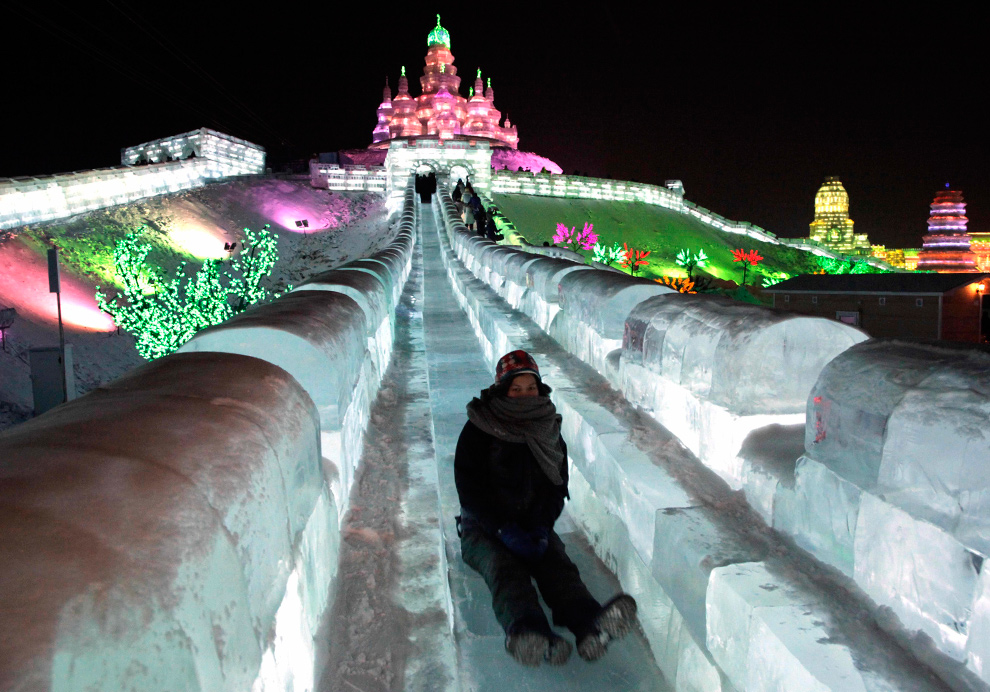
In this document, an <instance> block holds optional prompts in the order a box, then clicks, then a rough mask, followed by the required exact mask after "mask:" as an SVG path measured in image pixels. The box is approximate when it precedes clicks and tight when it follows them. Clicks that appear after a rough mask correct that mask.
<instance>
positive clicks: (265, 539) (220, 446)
mask: <svg viewBox="0 0 990 692" xmlns="http://www.w3.org/2000/svg"><path fill="white" fill-rule="evenodd" d="M317 430H318V428H317V419H316V412H315V410H314V409H313V406H312V402H311V400H310V399H309V397H308V396H307V395H306V394H305V392H304V391H303V390H302V388H301V387H300V386H299V384H298V383H297V382H296V381H295V380H294V379H293V378H291V377H290V376H288V374H287V373H285V372H284V371H283V370H281V369H279V368H276V367H274V366H271V365H269V364H267V363H265V362H262V361H258V360H255V359H252V358H247V357H244V356H240V355H231V354H219V353H204V354H177V355H173V356H169V357H167V358H164V359H161V360H158V361H155V362H153V363H150V364H148V365H146V366H144V367H142V368H139V369H138V370H136V371H134V372H132V373H131V374H129V375H128V376H125V377H124V378H122V379H121V380H118V381H117V382H115V383H113V384H111V385H109V386H107V387H105V388H102V389H99V390H95V391H94V392H92V393H90V394H88V395H87V396H84V397H82V398H80V399H77V400H75V401H73V402H70V403H69V404H67V405H65V406H62V407H58V408H57V409H54V410H53V411H52V412H50V413H49V414H48V415H46V416H42V417H39V418H37V419H35V420H33V421H31V422H29V423H26V424H24V425H22V426H20V427H18V428H16V429H15V430H12V431H10V432H8V433H7V434H5V435H4V436H3V439H2V441H0V445H2V446H3V453H2V455H0V457H2V461H0V485H2V486H6V487H5V488H4V490H6V491H8V492H3V493H0V497H2V500H0V514H3V515H4V519H5V520H6V521H5V522H4V526H5V527H7V528H5V534H4V540H3V541H2V542H0V552H3V553H5V554H4V555H2V564H3V565H4V582H5V584H6V585H7V586H6V587H5V593H4V603H3V606H2V612H3V614H4V617H5V619H6V618H7V617H10V615H11V613H17V612H22V613H23V612H30V613H31V616H30V618H27V619H24V620H23V624H24V625H27V627H26V629H24V630H23V631H22V632H21V635H20V636H18V637H16V638H14V637H7V638H4V639H2V640H0V647H2V651H0V687H3V688H4V689H35V688H41V689H86V688H90V687H92V688H95V689H129V688H135V689H189V690H197V689H203V690H228V689H229V690H244V689H247V688H248V687H249V686H250V685H251V683H252V681H253V680H254V678H255V675H256V674H257V671H258V667H259V665H260V662H261V657H262V653H263V651H264V650H265V648H266V647H267V641H266V636H267V633H268V632H269V631H270V630H271V628H272V626H273V625H274V624H275V620H276V612H277V611H278V610H279V605H280V602H281V601H282V595H283V593H284V591H285V587H286V584H287V583H288V582H289V580H290V578H291V572H292V565H293V564H294V563H295V562H296V560H297V558H299V557H301V555H302V554H301V553H299V552H298V550H297V549H298V546H299V545H300V543H301V542H302V541H303V540H304V538H303V537H304V536H306V535H307V534H308V533H310V521H311V517H312V516H313V513H314V507H315V506H317V505H318V504H319V501H320V493H321V488H322V477H321V472H320V467H319V448H318V437H317ZM53 436H57V437H58V439H59V445H60V447H59V454H58V455H51V454H50V451H49V447H48V444H49V441H50V440H51V439H52V437H53ZM11 484H14V486H15V487H17V488H18V489H19V490H18V492H16V493H11V492H9V489H10V488H11V487H12V486H11ZM16 517H20V520H19V521H18V520H15V518H16ZM26 517H30V518H31V520H30V521H29V522H25V521H24V518H26ZM8 529H13V530H8ZM314 530H315V531H317V532H319V531H320V528H319V527H316V528H314ZM8 551H13V552H8ZM307 555H308V556H313V553H312V551H308V552H307ZM315 558H316V559H317V563H316V564H309V565H307V566H306V567H307V568H308V569H328V568H329V567H330V566H332V564H333V556H332V555H316V556H315ZM39 575H46V578H45V580H44V588H42V589H39V588H37V587H38V583H39V582H38V578H39ZM7 622H8V623H9V622H10V621H7ZM5 626H7V625H5Z"/></svg>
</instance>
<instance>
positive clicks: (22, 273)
mask: <svg viewBox="0 0 990 692" xmlns="http://www.w3.org/2000/svg"><path fill="white" fill-rule="evenodd" d="M61 284H62V321H63V322H64V323H65V325H66V326H67V327H70V328H76V329H81V330H85V331H92V332H109V331H113V330H114V329H116V328H117V325H115V324H114V322H113V320H112V319H110V316H109V315H107V314H106V313H104V312H101V311H100V309H99V308H98V307H97V305H96V298H94V293H95V289H94V287H93V286H91V285H90V284H89V283H88V282H86V281H83V280H81V279H79V278H77V277H75V276H72V275H71V274H69V273H68V272H66V271H64V270H63V271H62V275H61ZM0 295H2V296H3V297H4V301H5V302H7V303H10V305H8V306H7V307H12V308H15V309H16V310H17V312H18V313H19V314H22V315H25V316H27V317H32V318H34V319H39V320H42V321H45V322H49V323H55V322H58V303H57V301H56V297H55V294H54V293H49V292H48V263H47V259H46V258H45V257H44V256H40V255H38V254H37V253H36V252H34V251H32V250H31V249H30V248H28V247H27V246H26V245H24V243H22V242H21V241H20V239H17V238H15V239H14V240H12V241H10V242H8V243H4V244H3V245H0Z"/></svg>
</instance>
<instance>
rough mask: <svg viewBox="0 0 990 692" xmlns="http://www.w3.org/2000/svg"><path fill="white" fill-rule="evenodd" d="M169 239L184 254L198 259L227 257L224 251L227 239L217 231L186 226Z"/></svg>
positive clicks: (170, 234) (172, 234) (171, 234)
mask: <svg viewBox="0 0 990 692" xmlns="http://www.w3.org/2000/svg"><path fill="white" fill-rule="evenodd" d="M169 238H170V239H171V240H172V242H173V243H175V244H176V245H177V246H178V247H179V248H180V249H181V250H182V251H183V252H185V253H186V254H188V255H191V256H192V257H195V258H197V259H223V258H225V257H226V256H227V255H226V253H225V252H224V249H223V244H224V242H225V240H226V239H225V237H224V236H223V234H221V233H220V231H219V230H217V229H209V228H205V227H203V226H199V225H192V224H184V225H183V226H182V227H181V228H178V229H176V230H174V231H172V232H171V233H169Z"/></svg>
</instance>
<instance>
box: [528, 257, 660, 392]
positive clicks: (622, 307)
mask: <svg viewBox="0 0 990 692" xmlns="http://www.w3.org/2000/svg"><path fill="white" fill-rule="evenodd" d="M558 292H559V298H558V304H559V305H560V308H561V311H560V313H559V314H558V315H557V317H556V318H555V319H554V321H553V323H552V324H551V325H550V329H548V330H547V331H548V332H549V333H550V336H552V337H553V338H554V339H556V340H557V341H558V342H559V343H560V345H561V346H563V347H564V348H566V349H567V350H568V351H570V352H571V353H573V354H574V355H576V356H577V357H578V358H580V359H581V360H583V361H584V362H586V363H588V364H589V365H591V366H592V367H593V368H595V370H597V371H598V372H599V373H600V374H602V375H603V376H605V377H606V378H608V379H609V380H612V381H616V380H617V374H618V373H617V372H616V370H617V365H618V363H617V362H614V363H612V364H611V365H609V363H608V356H609V354H610V353H612V352H613V351H616V350H617V349H619V348H621V347H622V338H623V334H624V333H625V327H626V317H627V316H628V315H629V313H630V311H631V310H632V309H633V308H634V307H635V306H636V305H639V304H640V303H642V302H643V301H644V300H646V299H647V298H650V297H652V296H657V295H665V294H671V293H674V294H675V295H679V294H677V292H676V291H674V290H673V289H671V288H669V287H667V286H661V285H660V284H658V283H657V282H656V281H651V280H650V279H643V278H637V277H632V276H627V275H625V274H618V273H616V272H610V271H603V270H601V269H594V270H592V271H585V272H572V273H569V274H566V275H563V276H561V277H560V278H559V280H558Z"/></svg>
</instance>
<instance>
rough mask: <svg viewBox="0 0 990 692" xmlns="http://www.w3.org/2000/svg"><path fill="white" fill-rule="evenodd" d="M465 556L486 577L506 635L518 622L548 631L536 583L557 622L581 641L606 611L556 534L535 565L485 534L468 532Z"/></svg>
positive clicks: (474, 530) (463, 540) (464, 539)
mask: <svg viewBox="0 0 990 692" xmlns="http://www.w3.org/2000/svg"><path fill="white" fill-rule="evenodd" d="M461 556H462V557H463V558H464V562H466V563H467V564H468V566H469V567H471V568H472V569H474V570H475V571H476V572H478V573H479V574H480V575H481V576H482V577H484V578H485V583H486V584H488V589H489V590H490V591H491V592H492V608H493V609H494V610H495V617H496V618H497V619H498V622H499V624H500V625H502V629H504V630H506V631H508V629H509V626H510V625H511V624H512V623H514V622H516V621H518V620H526V621H527V622H529V623H531V624H535V625H536V626H537V627H539V625H540V624H543V625H547V626H548V627H549V625H548V624H547V616H546V615H545V614H544V613H543V608H541V607H540V602H539V598H538V597H537V594H536V589H535V588H533V580H536V585H537V586H538V587H539V588H540V594H541V595H542V596H543V600H544V601H546V604H547V605H548V606H550V612H552V613H553V623H554V624H555V625H558V626H560V627H566V628H567V629H569V630H571V632H573V633H574V634H575V636H577V637H578V638H580V637H581V636H582V635H583V634H585V633H587V632H588V631H590V629H591V628H592V624H591V621H592V619H593V618H594V617H595V616H596V615H597V614H598V611H599V610H601V606H600V605H599V603H598V601H596V600H595V599H594V598H593V597H592V595H591V594H590V593H589V592H588V589H587V587H585V585H584V582H582V581H581V575H580V574H579V573H578V568H577V566H576V565H575V564H574V563H573V562H571V560H570V558H569V557H567V553H565V552H564V544H563V542H562V541H561V540H560V536H558V535H557V533H556V532H555V531H551V532H550V545H549V547H548V548H547V552H546V554H545V555H544V556H543V557H542V558H541V559H539V560H536V561H532V562H531V561H527V560H523V559H521V558H518V557H516V556H515V555H513V554H512V553H511V552H509V549H508V548H506V547H505V546H504V545H503V544H502V542H501V541H499V540H498V539H497V538H490V537H489V536H488V535H487V534H485V533H484V532H483V531H481V530H480V529H477V528H471V529H466V530H465V531H464V532H463V535H462V536H461Z"/></svg>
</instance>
